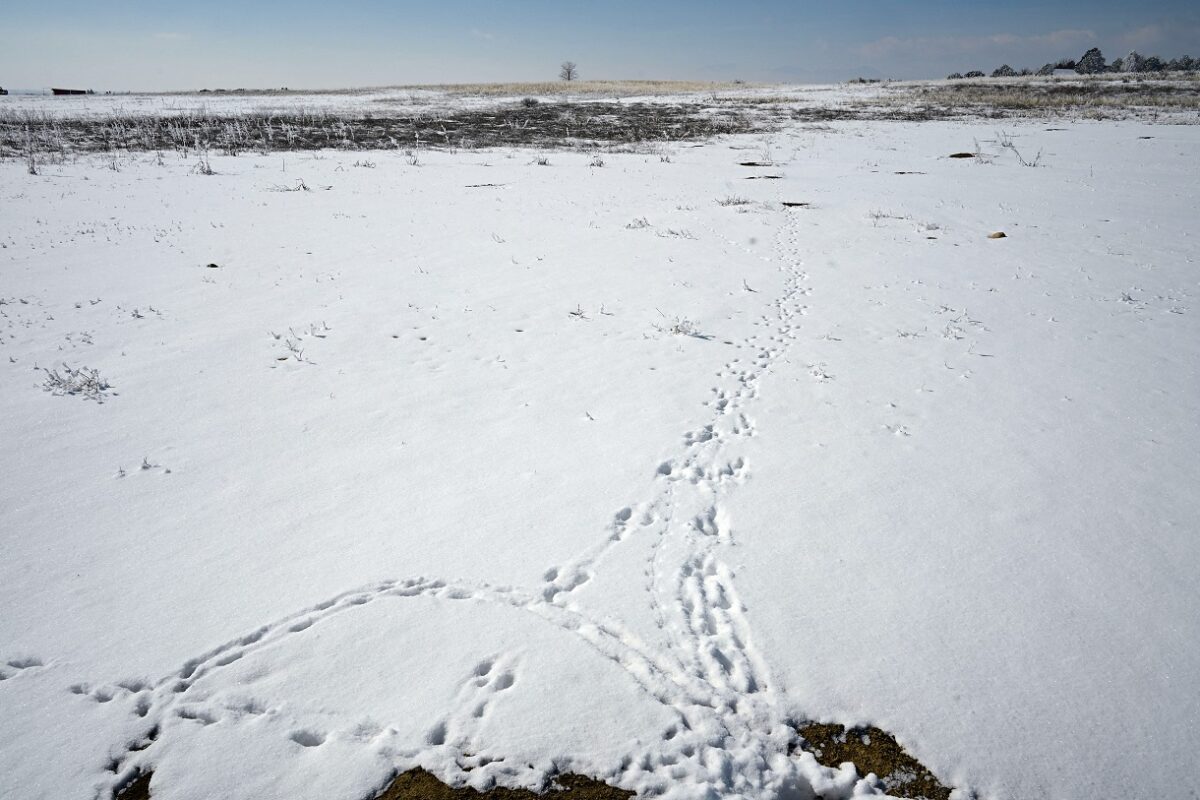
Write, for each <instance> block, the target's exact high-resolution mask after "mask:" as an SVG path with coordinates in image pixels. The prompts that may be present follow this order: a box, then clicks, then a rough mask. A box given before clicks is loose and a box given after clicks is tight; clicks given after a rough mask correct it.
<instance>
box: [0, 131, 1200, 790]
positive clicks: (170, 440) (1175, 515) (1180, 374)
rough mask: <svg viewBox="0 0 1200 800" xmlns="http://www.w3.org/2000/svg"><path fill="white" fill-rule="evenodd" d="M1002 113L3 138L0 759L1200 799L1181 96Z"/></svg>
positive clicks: (87, 777)
mask: <svg viewBox="0 0 1200 800" xmlns="http://www.w3.org/2000/svg"><path fill="white" fill-rule="evenodd" d="M1052 128H1057V130H1054V129H1052ZM996 129H997V126H996V124H995V123H987V122H974V123H967V122H962V123H920V124H908V123H905V124H900V123H882V122H876V123H871V122H863V123H845V124H836V125H830V126H794V127H789V128H784V129H782V130H779V131H777V132H773V133H771V134H756V135H746V136H737V137H725V138H720V139H715V140H712V141H708V142H704V143H700V146H697V145H696V144H695V143H693V144H682V143H681V144H675V145H672V146H670V147H669V153H670V161H669V162H667V161H663V160H661V159H660V157H659V156H658V155H656V154H639V153H612V154H606V155H605V156H604V160H605V165H604V166H602V167H594V166H589V162H590V160H591V157H590V156H589V155H588V154H585V153H576V152H553V153H551V154H550V155H549V158H550V164H549V165H547V166H542V165H538V164H536V163H534V161H533V154H532V153H531V152H529V151H525V150H521V149H511V150H494V151H470V150H465V151H457V152H438V151H429V152H426V153H423V154H422V156H421V163H420V165H419V166H413V165H410V164H408V163H407V162H406V160H405V158H404V157H403V156H402V155H401V154H399V153H395V152H380V153H346V152H333V151H328V152H321V153H286V154H274V155H270V156H259V155H243V156H240V157H236V158H232V157H218V156H214V157H213V158H212V164H213V167H214V168H215V170H216V172H217V174H216V175H213V176H204V175H200V174H197V173H196V172H194V171H193V169H192V167H193V163H194V162H193V161H192V160H185V159H180V158H179V157H177V156H174V155H172V156H168V157H167V158H166V159H165V161H164V162H163V163H161V164H158V163H156V162H155V159H154V158H153V156H150V155H143V156H137V157H127V158H123V159H122V160H121V161H120V163H119V165H118V166H119V170H112V169H109V168H108V166H107V165H108V164H109V163H110V162H109V159H107V158H101V157H89V158H81V159H79V160H76V161H72V162H68V163H66V164H63V165H59V166H54V165H44V166H43V168H42V174H40V175H37V176H31V175H28V174H26V173H25V170H24V165H23V164H22V163H19V162H16V161H10V162H5V163H0V371H2V373H0V374H2V375H3V388H2V389H0V442H3V450H2V455H0V459H2V461H0V464H2V466H3V473H2V475H3V481H2V483H0V548H2V550H0V552H2V554H3V555H2V558H0V609H2V610H3V613H0V720H2V722H0V728H2V729H3V734H4V735H3V736H0V796H2V797H14V798H16V797H20V798H26V799H27V800H33V799H34V798H53V799H54V800H71V799H73V798H80V799H81V800H91V799H92V798H108V797H109V796H110V795H111V792H112V790H113V788H114V787H115V786H117V785H119V784H120V783H121V782H122V781H125V780H128V779H129V777H130V776H131V775H133V774H135V773H136V772H137V771H138V770H144V769H152V770H153V771H154V779H153V783H152V787H151V788H152V791H153V793H154V797H155V798H156V800H200V798H214V797H221V798H231V799H233V798H247V799H249V798H269V797H280V798H282V797H287V798H301V799H303V798H314V799H315V798H321V800H342V799H344V800H358V799H359V798H368V797H371V796H373V794H374V793H375V792H376V791H378V790H379V789H380V788H381V787H382V786H384V785H385V784H386V783H387V781H388V780H389V778H390V776H391V775H393V774H394V773H395V772H396V771H397V770H402V769H407V768H409V767H412V766H415V765H421V766H424V767H426V768H428V769H430V770H432V771H433V772H434V773H436V774H437V775H438V776H439V777H441V778H443V779H445V780H448V781H450V782H454V783H464V782H465V783H469V784H471V785H473V786H476V787H477V788H485V787H487V786H490V785H492V784H494V783H496V782H500V783H504V784H507V785H523V786H532V787H539V786H544V785H545V783H546V781H547V780H548V776H550V775H552V774H553V772H554V771H556V770H573V771H578V772H584V773H587V774H591V775H594V776H597V777H600V778H604V779H606V780H609V781H611V782H613V783H616V784H619V785H621V786H624V787H627V788H630V789H635V790H637V791H639V792H641V793H643V794H644V795H646V796H653V795H659V794H662V795H665V796H667V797H671V798H708V797H747V798H768V797H797V798H804V797H813V796H814V795H821V796H823V797H825V798H834V797H848V796H850V795H862V794H873V793H878V792H880V791H881V789H880V788H879V787H878V785H877V784H876V783H875V782H874V781H873V780H871V779H865V778H860V776H858V775H856V774H855V773H854V771H853V769H852V768H851V767H849V766H846V767H844V768H843V769H840V770H833V769H827V768H824V767H821V766H819V765H817V764H816V762H815V761H814V760H813V758H812V756H811V755H807V754H805V755H797V756H788V755H787V750H788V744H789V742H790V741H791V740H792V739H794V734H793V732H792V729H791V728H790V727H789V724H790V723H798V722H800V721H803V720H820V721H831V722H841V723H844V724H855V723H872V724H877V725H879V726H880V727H883V728H885V729H887V730H889V731H891V732H892V733H894V734H895V735H896V736H897V737H898V738H899V740H900V741H901V742H902V743H903V744H904V745H905V746H906V747H907V748H908V749H909V751H910V752H912V753H913V754H914V755H915V756H916V757H918V758H919V759H920V760H921V761H922V762H923V763H925V764H926V765H927V766H929V767H930V768H931V769H933V771H934V772H935V773H936V774H937V775H938V776H939V777H940V778H941V779H942V780H943V781H944V782H946V783H948V784H951V785H954V786H957V787H959V796H961V797H964V798H965V797H969V796H971V795H972V794H975V795H978V796H979V797H983V798H998V799H1001V800H1004V799H1008V798H1011V799H1012V800H1018V799H1020V800H1025V799H1027V798H1104V797H1144V798H1149V797H1196V796H1197V789H1196V788H1195V787H1196V786H1197V785H1200V768H1198V767H1197V765H1196V761H1195V759H1194V752H1195V750H1196V748H1197V746H1198V745H1200V732H1198V731H1197V728H1196V725H1195V723H1196V720H1197V719H1200V700H1198V699H1197V698H1198V697H1200V693H1198V692H1197V691H1196V687H1197V686H1198V685H1200V542H1198V541H1197V532H1198V527H1197V523H1198V522H1200V493H1198V491H1197V487H1198V486H1200V469H1198V464H1197V453H1200V415H1198V414H1197V400H1198V399H1200V379H1198V378H1200V373H1198V365H1200V359H1198V357H1200V322H1198V320H1200V309H1197V308H1196V305H1197V296H1196V295H1197V283H1198V273H1197V263H1196V262H1197V257H1198V255H1200V246H1198V245H1200V243H1198V241H1197V235H1198V234H1200V226H1198V225H1197V222H1196V219H1197V217H1196V208H1197V205H1196V200H1197V194H1196V186H1197V185H1200V160H1198V159H1197V158H1196V153H1197V152H1198V149H1197V148H1198V147H1200V126H1168V125H1151V124H1146V123H1141V122H1105V123H1096V122H1071V123H1062V122H1061V121H1060V122H1058V123H1055V124H1050V123H1044V122H1036V121H1026V122H1023V123H1016V124H1013V123H1009V124H1007V125H1006V129H1007V135H1008V136H1010V137H1011V138H1012V141H1013V142H1014V143H1015V144H1016V145H1017V146H1018V147H1019V149H1020V150H1021V152H1022V153H1024V154H1026V155H1027V156H1029V155H1032V154H1033V153H1035V152H1037V151H1038V150H1042V151H1043V153H1044V155H1043V158H1042V160H1041V162H1040V165H1039V166H1038V167H1035V168H1029V167H1025V166H1022V165H1021V164H1020V163H1019V162H1018V161H1017V159H1016V158H1015V156H1014V155H1013V153H1012V152H1011V151H1010V150H1007V149H1005V148H1003V147H1001V146H1000V144H999V142H998V141H997V140H998V138H1001V137H998V136H997V135H996V134H997V130H996ZM1141 137H1153V138H1141ZM976 140H978V142H979V146H980V148H981V153H982V154H983V155H984V156H986V157H985V158H982V159H962V160H953V159H948V158H946V156H947V155H948V154H949V153H952V152H955V151H963V150H966V151H971V150H974V148H975V142H976ZM364 160H369V161H370V162H372V163H373V165H374V166H372V167H363V166H355V162H359V163H361V162H362V161H364ZM751 160H771V161H773V162H775V164H776V166H774V167H770V168H750V167H743V166H739V163H738V162H741V161H751ZM898 173H906V174H898ZM765 174H770V175H779V176H781V177H780V178H779V179H776V180H747V178H748V177H750V176H755V175H765ZM300 181H302V182H303V185H305V186H307V187H309V190H307V191H305V190H299V191H281V189H288V188H294V187H296V186H298V185H299V183H298V182H300ZM735 200H738V201H740V200H745V201H747V202H744V203H740V202H739V203H730V201H735ZM783 201H788V202H804V203H808V204H809V205H808V206H796V207H790V208H785V207H783V206H782V202H783ZM993 231H1004V232H1005V233H1006V234H1007V237H1006V238H1002V239H989V238H988V234H989V233H991V232H993ZM210 264H211V265H214V266H209V265H210ZM64 365H65V366H64ZM81 368H87V369H89V370H97V371H98V378H97V381H96V382H93V386H92V388H93V391H92V392H91V394H90V395H89V394H87V393H75V394H71V393H69V392H68V388H69V387H67V386H66V385H65V384H67V383H69V382H70V380H71V378H70V375H71V374H72V373H71V370H78V369H81ZM45 370H51V371H53V373H54V374H55V375H56V376H57V378H58V379H60V381H59V383H58V386H57V389H58V390H57V391H50V390H49V389H54V388H55V386H53V385H51V384H53V383H54V382H55V381H54V378H53V377H52V376H51V375H50V373H48V372H46V371H45ZM81 377H82V374H81ZM151 737H152V740H151Z"/></svg>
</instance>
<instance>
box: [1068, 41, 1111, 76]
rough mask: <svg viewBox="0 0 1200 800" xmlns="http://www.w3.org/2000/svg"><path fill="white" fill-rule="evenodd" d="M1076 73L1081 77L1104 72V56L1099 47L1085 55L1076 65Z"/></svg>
mask: <svg viewBox="0 0 1200 800" xmlns="http://www.w3.org/2000/svg"><path fill="white" fill-rule="evenodd" d="M1075 71H1076V72H1078V73H1079V74H1080V75H1098V74H1100V73H1101V72H1104V54H1103V53H1101V52H1100V48H1099V47H1093V48H1092V49H1091V50H1088V51H1087V52H1086V53H1084V54H1083V58H1081V59H1079V61H1078V62H1076V64H1075Z"/></svg>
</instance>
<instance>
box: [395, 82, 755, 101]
mask: <svg viewBox="0 0 1200 800" xmlns="http://www.w3.org/2000/svg"><path fill="white" fill-rule="evenodd" d="M746 86H747V85H746V84H739V83H731V82H725V83H719V82H707V81H543V82H541V83H445V84H431V85H426V86H398V87H396V88H397V89H409V90H433V91H438V92H445V93H446V94H451V95H456V96H475V97H514V96H531V97H545V96H548V95H550V96H559V95H572V96H579V95H587V96H592V97H638V96H646V95H670V94H692V93H696V92H720V91H730V90H732V89H739V88H746Z"/></svg>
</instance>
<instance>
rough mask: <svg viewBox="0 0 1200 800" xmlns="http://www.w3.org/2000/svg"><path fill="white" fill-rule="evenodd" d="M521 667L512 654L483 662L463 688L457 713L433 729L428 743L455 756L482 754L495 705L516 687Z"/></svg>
mask: <svg viewBox="0 0 1200 800" xmlns="http://www.w3.org/2000/svg"><path fill="white" fill-rule="evenodd" d="M517 668H518V663H517V659H516V658H515V657H514V656H511V655H502V656H498V657H492V658H486V659H484V660H483V661H481V662H479V663H478V664H477V665H476V666H475V669H474V670H473V671H472V673H471V675H469V676H468V677H467V678H466V680H464V681H463V682H462V684H461V686H460V687H459V691H458V696H457V698H456V700H455V703H454V711H453V712H452V713H451V714H450V715H449V716H447V717H446V718H444V719H442V720H439V721H438V722H437V723H435V724H434V725H433V727H432V728H430V730H429V732H428V733H427V734H426V737H425V742H426V744H427V745H429V746H430V747H434V748H441V749H448V750H449V751H450V752H453V753H475V752H478V751H479V749H480V748H479V745H480V729H481V728H482V725H483V723H484V721H485V720H486V718H487V716H488V712H489V710H490V708H491V705H492V703H493V702H494V701H495V700H496V698H497V697H498V696H499V695H500V694H502V693H503V692H506V691H508V690H509V689H511V688H512V687H513V686H514V685H515V684H516V682H517V673H518V669H517Z"/></svg>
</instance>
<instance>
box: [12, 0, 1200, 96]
mask: <svg viewBox="0 0 1200 800" xmlns="http://www.w3.org/2000/svg"><path fill="white" fill-rule="evenodd" d="M1198 42H1200V11H1197V10H1195V9H1193V8H1192V7H1191V5H1190V4H1188V3H1185V2H1179V1H1178V0H1170V1H1168V2H1161V3H1157V4H1153V5H1147V6H1141V7H1136V8H1131V7H1130V6H1129V5H1128V4H1125V3H1116V2H1098V3H1088V4H1085V3H1082V2H1075V1H1072V2H1062V3H1056V4H1054V5H1053V6H1050V7H1047V6H1044V5H1041V4H1035V3H1031V2H1018V3H1015V4H1007V5H1006V6H1005V7H1003V8H997V7H977V6H972V7H963V6H962V5H961V4H951V3H949V2H945V1H944V0H918V2H914V3H908V4H899V3H888V2H849V3H842V4H839V5H838V6H836V7H834V8H826V7H821V8H818V7H816V6H815V4H808V3H802V4H796V3H785V2H780V1H779V0H758V1H757V2H747V3H742V4H739V6H738V7H737V8H732V7H728V6H727V5H725V4H719V3H705V2H699V3H683V2H678V1H677V0H670V1H669V2H663V3H659V4H656V5H655V6H653V7H643V6H641V5H639V4H636V3H632V2H628V0H618V1H617V2H611V3H606V4H604V5H603V6H599V7H597V6H596V5H590V4H573V5H572V4H565V5H560V4H552V3H547V2H543V1H542V0H538V1H537V2H523V3H520V4H518V5H511V6H509V7H505V8H500V7H496V6H495V5H493V4H488V3H484V2H482V1H481V0H469V1H468V2H458V3H453V4H443V5H441V6H438V7H434V8H429V7H416V6H412V5H409V4H402V5H388V4H382V3H379V2H375V1H374V0H366V1H365V2H363V1H360V2H356V3H354V4H352V5H349V6H344V7H341V8H336V9H335V8H331V7H329V6H325V5H322V4H317V3H309V2H304V0H301V2H299V3H291V4H288V5H286V6H285V5H283V4H282V3H265V4H262V3H260V4H257V5H255V6H253V7H249V8H247V7H244V6H240V5H234V4H232V3H222V2H218V3H216V4H215V5H210V6H208V7H207V8H205V9H203V10H198V9H197V7H195V6H191V5H189V6H161V5H151V4H148V3H143V2H137V1H136V0H135V1H133V2H129V1H126V2H118V3H116V4H113V5H108V6H105V7H103V8H102V9H97V8H96V7H94V6H89V5H87V4H84V3H82V2H78V0H69V2H66V3H63V4H59V5H57V6H56V7H55V8H53V9H52V10H47V9H46V8H45V7H43V6H39V5H35V4H33V3H31V2H29V1H28V0H17V2H16V3H15V4H13V5H12V7H10V9H9V11H8V13H7V15H6V19H5V26H4V31H3V32H2V33H0V85H2V86H5V87H8V88H9V89H10V90H11V89H16V90H18V91H37V90H44V89H46V88H48V87H50V86H66V87H71V88H87V89H94V90H96V91H98V92H103V91H113V92H125V91H176V90H178V91H191V90H198V89H202V88H209V89H214V88H224V89H237V88H245V89H272V88H279V87H284V86H286V87H288V88H290V89H337V88H353V87H371V86H395V85H419V84H438V83H485V82H486V83H493V82H520V81H546V80H554V79H555V78H556V77H557V71H558V65H559V64H560V63H561V62H562V61H563V60H566V59H570V60H572V61H575V62H577V63H578V64H579V68H580V78H581V79H583V80H589V79H596V80H641V79H655V80H701V81H710V80H711V81H726V80H745V81H749V82H756V83H758V82H762V83H777V82H799V83H823V82H833V81H841V80H846V79H849V78H854V77H859V76H862V77H867V78H894V79H901V80H903V79H920V78H941V77H945V75H946V74H948V73H950V72H956V71H958V72H962V71H966V70H970V69H981V70H985V71H990V70H992V69H994V68H995V67H997V66H999V65H1000V64H1002V63H1008V64H1010V65H1011V66H1013V67H1015V68H1021V67H1030V68H1033V69H1036V68H1038V67H1040V66H1041V65H1042V64H1044V63H1046V62H1049V61H1055V60H1057V59H1060V58H1065V57H1078V56H1079V55H1081V54H1082V53H1083V52H1084V51H1085V50H1087V49H1088V48H1090V47H1100V48H1101V50H1102V51H1103V52H1104V54H1105V55H1106V56H1107V57H1108V58H1109V59H1112V58H1115V57H1117V56H1120V55H1124V54H1125V53H1127V52H1128V51H1129V50H1131V49H1136V50H1138V51H1140V52H1142V53H1143V54H1157V55H1160V56H1162V57H1164V58H1172V57H1176V56H1180V55H1184V54H1191V55H1200V52H1197V51H1200V47H1198V46H1197V43H1198Z"/></svg>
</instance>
